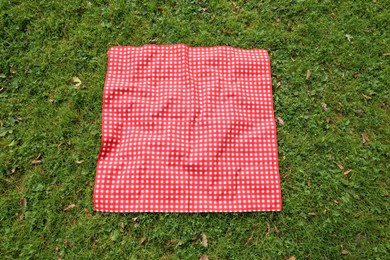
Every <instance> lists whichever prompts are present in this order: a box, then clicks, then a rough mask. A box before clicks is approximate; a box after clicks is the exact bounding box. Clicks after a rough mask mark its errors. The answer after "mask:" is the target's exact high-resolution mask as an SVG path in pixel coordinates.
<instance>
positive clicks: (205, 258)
mask: <svg viewBox="0 0 390 260" xmlns="http://www.w3.org/2000/svg"><path fill="white" fill-rule="evenodd" d="M199 260H209V257H208V256H207V255H202V256H201V257H199Z"/></svg>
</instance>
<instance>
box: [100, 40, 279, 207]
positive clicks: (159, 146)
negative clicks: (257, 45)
mask: <svg viewBox="0 0 390 260" xmlns="http://www.w3.org/2000/svg"><path fill="white" fill-rule="evenodd" d="M102 125H103V126H102V145H101V149H100V154H99V158H98V162H97V172H96V181H95V189H94V206H95V210H97V211H105V212H245V211H280V210H281V207H282V206H281V204H282V198H281V190H280V189H281V188H280V179H279V168H278V151H277V139H276V126H275V120H274V111H273V100H272V83H271V72H270V62H269V56H268V53H267V51H266V50H263V49H254V50H244V49H236V48H232V47H227V46H219V47H207V48H204V47H189V46H187V45H184V44H174V45H145V46H142V47H128V46H126V47H111V48H110V50H109V52H108V69H107V75H106V82H105V86H104V97H103V112H102Z"/></svg>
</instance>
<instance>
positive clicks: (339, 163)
mask: <svg viewBox="0 0 390 260" xmlns="http://www.w3.org/2000/svg"><path fill="white" fill-rule="evenodd" d="M335 164H337V166H338V167H339V168H340V170H344V166H343V165H342V164H341V162H335Z"/></svg>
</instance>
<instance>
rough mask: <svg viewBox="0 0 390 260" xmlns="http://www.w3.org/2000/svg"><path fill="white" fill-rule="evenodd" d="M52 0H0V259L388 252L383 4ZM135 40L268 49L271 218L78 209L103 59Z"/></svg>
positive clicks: (88, 174)
mask: <svg viewBox="0 0 390 260" xmlns="http://www.w3.org/2000/svg"><path fill="white" fill-rule="evenodd" d="M60 2H63V1H12V0H0V89H1V92H0V234H1V235H0V258H1V259H13V258H20V259H30V258H31V259H57V258H58V257H59V258H61V259H74V258H81V259H100V258H103V259H123V258H125V257H127V258H129V259H159V258H161V259H199V257H200V256H202V255H208V256H209V258H210V259H259V258H260V259H287V258H289V257H292V256H295V257H296V258H297V259H339V258H346V259H385V258H388V253H389V250H390V242H389V241H390V235H389V233H390V227H389V220H390V218H389V215H390V212H389V211H390V209H389V177H390V175H389V173H390V169H389V161H390V158H389V154H390V144H389V136H390V127H389V125H390V120H389V100H390V97H389V83H390V82H389V77H390V66H389V64H390V55H389V53H390V49H389V46H390V38H389V32H390V26H389V25H390V16H389V9H388V6H389V4H390V3H389V1H385V0H377V1H368V0H360V1H353V0H343V1H341V0H340V1H336V0H321V1H320V0H307V1H304V0H301V1H298V0H297V1H293V0H264V1H239V0H237V1H235V2H233V1H223V0H221V1H210V2H209V1H200V0H198V1H196V0H195V1H184V0H183V1H132V0H128V1H117V3H110V2H109V1H96V2H98V3H95V1H90V2H88V1H69V2H68V3H66V4H63V3H60ZM112 2H113V1H112ZM163 2H165V3H163ZM146 43H156V44H171V43H185V44H188V45H191V46H213V45H230V46H234V47H240V48H266V49H268V50H269V52H270V54H271V59H272V61H271V65H272V71H273V83H274V84H273V85H274V100H275V114H276V116H278V117H280V118H282V119H283V121H284V122H285V124H284V125H283V126H278V144H279V155H280V169H281V170H280V171H281V172H280V173H281V178H282V188H283V200H284V201H283V211H282V212H280V213H234V214H105V213H98V212H93V205H92V192H93V184H94V178H95V164H96V160H97V155H98V152H99V146H100V137H101V136H100V134H101V118H100V116H101V103H102V90H103V84H104V79H105V72H106V66H107V50H108V48H109V46H112V45H143V44H146ZM386 53H387V54H386ZM307 70H310V71H311V75H310V78H309V79H308V80H307V79H306V72H307ZM74 76H77V77H79V78H80V80H81V81H82V85H81V86H80V88H75V87H74V84H73V82H72V78H73V77H74ZM324 104H326V109H325V108H324V107H325V105H324ZM362 135H363V136H366V137H367V138H368V139H367V138H366V140H365V141H364V142H363V138H362ZM39 154H40V157H39V158H38V159H36V158H37V156H38V155H39ZM34 159H36V160H39V161H41V162H40V163H37V164H31V162H32V161H33V160H34ZM81 160H83V162H82V163H77V162H76V161H79V162H80V161H81ZM336 162H339V163H341V165H342V166H344V169H343V170H342V169H340V168H339V167H338V166H337V165H336ZM349 169H352V171H351V172H350V173H349V174H343V173H344V172H346V171H347V170H349ZM71 204H75V207H74V208H71V209H69V210H66V211H64V208H66V207H67V206H69V205H71ZM202 232H204V233H205V234H206V236H207V239H208V246H207V247H204V246H202V245H201V243H200V241H201V233H202ZM142 241H143V242H142ZM343 250H344V251H343ZM345 250H346V251H345ZM386 255H387V257H386Z"/></svg>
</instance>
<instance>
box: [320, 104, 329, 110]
mask: <svg viewBox="0 0 390 260" xmlns="http://www.w3.org/2000/svg"><path fill="white" fill-rule="evenodd" d="M321 107H322V109H323V110H324V111H328V110H329V108H328V105H327V104H326V103H321Z"/></svg>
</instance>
